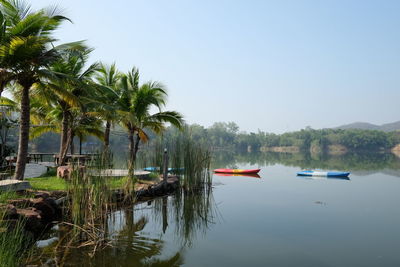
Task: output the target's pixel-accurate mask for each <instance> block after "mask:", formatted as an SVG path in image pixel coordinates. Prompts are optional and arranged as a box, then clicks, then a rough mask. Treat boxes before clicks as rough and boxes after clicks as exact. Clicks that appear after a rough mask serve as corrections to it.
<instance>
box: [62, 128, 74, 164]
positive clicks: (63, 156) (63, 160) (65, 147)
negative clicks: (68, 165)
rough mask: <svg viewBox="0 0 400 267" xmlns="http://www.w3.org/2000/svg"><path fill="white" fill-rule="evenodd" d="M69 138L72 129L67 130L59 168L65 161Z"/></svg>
mask: <svg viewBox="0 0 400 267" xmlns="http://www.w3.org/2000/svg"><path fill="white" fill-rule="evenodd" d="M71 137H72V129H71V128H69V129H68V131H67V141H66V142H65V145H64V147H63V150H62V151H61V152H60V161H59V166H63V165H65V160H66V156H67V152H68V148H69V146H70V143H71V141H72V140H71Z"/></svg>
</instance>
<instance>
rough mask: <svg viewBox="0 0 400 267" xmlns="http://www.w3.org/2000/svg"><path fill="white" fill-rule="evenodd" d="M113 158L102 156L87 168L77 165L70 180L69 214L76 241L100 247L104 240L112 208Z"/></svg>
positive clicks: (68, 186) (88, 164)
mask: <svg viewBox="0 0 400 267" xmlns="http://www.w3.org/2000/svg"><path fill="white" fill-rule="evenodd" d="M109 159H110V157H109V155H108V156H107V157H104V154H100V156H99V157H98V158H96V159H94V160H92V161H90V162H88V163H87V164H86V166H85V167H84V168H83V167H80V166H73V171H72V173H71V175H70V179H69V180H68V181H67V192H68V195H67V196H68V199H69V201H68V205H67V213H68V214H69V216H70V224H71V225H72V229H73V231H72V232H73V237H74V240H73V241H77V242H84V241H86V242H87V244H88V245H90V244H96V246H97V245H98V244H99V243H101V242H103V241H104V238H105V234H104V232H105V230H104V226H105V225H106V221H107V214H108V213H109V212H110V211H111V208H112V207H111V203H112V192H111V187H110V179H109V178H110V177H107V176H106V172H105V170H106V168H105V167H107V166H109V164H110V163H109V162H108V160H109ZM66 223H67V222H66ZM73 241H72V240H71V242H73Z"/></svg>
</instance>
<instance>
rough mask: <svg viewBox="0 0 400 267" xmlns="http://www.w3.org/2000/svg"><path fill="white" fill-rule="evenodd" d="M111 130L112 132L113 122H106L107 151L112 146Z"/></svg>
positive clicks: (105, 145) (105, 139)
mask: <svg viewBox="0 0 400 267" xmlns="http://www.w3.org/2000/svg"><path fill="white" fill-rule="evenodd" d="M110 130H111V122H110V121H107V122H106V130H105V131H104V147H105V149H106V150H107V149H108V147H109V145H110Z"/></svg>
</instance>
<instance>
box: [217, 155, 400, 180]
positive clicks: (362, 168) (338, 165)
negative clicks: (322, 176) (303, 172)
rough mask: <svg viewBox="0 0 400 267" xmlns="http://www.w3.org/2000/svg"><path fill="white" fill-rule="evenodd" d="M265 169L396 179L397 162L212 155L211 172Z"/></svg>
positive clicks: (359, 158)
mask: <svg viewBox="0 0 400 267" xmlns="http://www.w3.org/2000/svg"><path fill="white" fill-rule="evenodd" d="M243 164H250V165H258V166H269V165H275V164H281V165H284V166H291V167H299V168H301V169H323V170H346V171H351V172H352V173H356V174H358V175H369V174H373V173H376V172H383V173H387V174H389V175H394V176H398V177H400V171H399V170H400V158H399V157H397V156H396V155H394V154H392V153H348V154H345V155H338V156H333V155H326V154H310V153H274V152H265V153H261V152H259V153H242V154H236V153H233V152H228V151H219V152H216V153H215V154H214V161H213V168H222V167H225V166H230V165H243Z"/></svg>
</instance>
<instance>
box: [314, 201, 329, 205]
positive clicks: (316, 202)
mask: <svg viewBox="0 0 400 267" xmlns="http://www.w3.org/2000/svg"><path fill="white" fill-rule="evenodd" d="M314 203H315V204H319V205H326V203H325V202H322V201H315V202H314Z"/></svg>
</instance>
